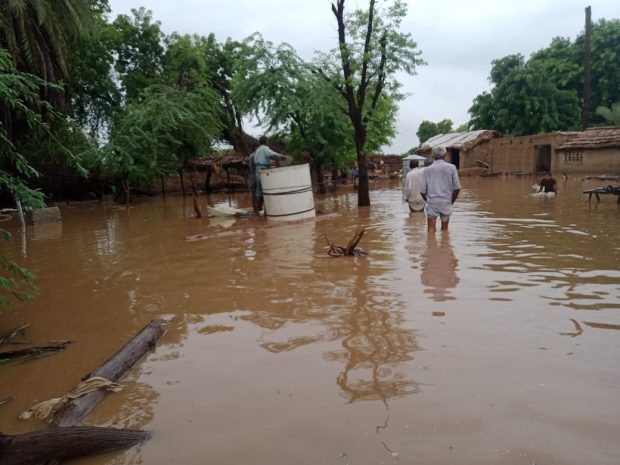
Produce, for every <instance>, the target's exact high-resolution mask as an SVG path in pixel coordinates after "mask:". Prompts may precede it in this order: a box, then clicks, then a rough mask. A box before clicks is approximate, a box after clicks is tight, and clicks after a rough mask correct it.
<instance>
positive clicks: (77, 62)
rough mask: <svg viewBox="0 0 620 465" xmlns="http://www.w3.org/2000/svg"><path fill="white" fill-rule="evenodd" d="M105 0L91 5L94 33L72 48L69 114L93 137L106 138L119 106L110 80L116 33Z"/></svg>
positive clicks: (113, 82)
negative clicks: (108, 15) (110, 21)
mask: <svg viewBox="0 0 620 465" xmlns="http://www.w3.org/2000/svg"><path fill="white" fill-rule="evenodd" d="M109 11H110V8H109V7H108V5H107V0H105V1H101V2H95V4H94V5H93V6H92V11H91V14H92V22H93V23H94V25H95V27H94V32H93V34H92V35H91V36H88V37H85V38H83V39H82V40H80V41H78V42H77V43H75V44H74V45H73V47H72V48H71V57H70V63H69V65H70V78H69V81H68V89H67V92H68V94H69V97H70V99H69V100H70V106H69V108H68V113H69V115H70V116H71V117H72V118H73V119H75V120H76V121H77V122H78V124H79V125H80V126H81V127H82V128H84V130H85V131H87V132H88V133H90V134H91V135H92V136H93V137H101V138H105V137H106V136H107V133H108V130H109V128H110V124H111V121H112V120H113V118H114V116H115V115H116V113H117V112H118V111H119V110H120V107H121V89H120V88H119V86H118V85H117V82H116V80H115V79H114V78H113V73H112V69H113V66H114V56H115V55H116V53H115V48H114V47H115V44H116V41H117V38H116V32H115V30H114V29H113V28H112V26H111V25H110V24H109V23H108V21H107V17H106V15H107V14H108V13H109Z"/></svg>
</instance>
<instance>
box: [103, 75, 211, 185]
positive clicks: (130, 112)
mask: <svg viewBox="0 0 620 465" xmlns="http://www.w3.org/2000/svg"><path fill="white" fill-rule="evenodd" d="M220 131H221V126H220V121H219V119H218V115H217V96H216V94H215V93H214V92H213V91H212V90H211V89H209V88H207V87H204V86H199V87H197V88H196V89H194V90H193V91H192V92H186V91H183V90H182V89H178V88H174V87H170V86H165V85H153V86H150V87H148V88H147V89H145V90H144V91H143V92H142V93H141V94H140V96H139V98H138V99H136V100H135V101H134V102H132V103H130V104H128V105H127V108H126V109H125V111H124V112H123V114H122V115H121V116H120V117H119V119H118V121H117V122H116V123H115V125H114V128H113V131H112V133H111V139H110V142H109V143H108V144H107V145H106V147H105V148H104V160H103V166H104V169H105V171H106V172H107V173H108V174H109V175H111V176H113V177H116V178H117V179H120V181H121V186H122V188H123V190H124V194H125V195H126V196H128V195H129V187H130V185H132V184H133V185H140V186H144V185H146V184H149V183H151V182H153V181H154V180H155V179H157V178H158V177H160V176H162V175H164V174H170V173H174V172H176V171H177V170H179V169H182V168H184V167H185V166H186V165H187V162H188V161H189V160H190V159H192V158H195V157H196V156H197V155H199V154H201V153H203V152H204V151H206V150H207V149H208V148H210V147H211V145H212V144H213V143H214V141H215V140H216V139H217V138H218V136H219V133H220Z"/></svg>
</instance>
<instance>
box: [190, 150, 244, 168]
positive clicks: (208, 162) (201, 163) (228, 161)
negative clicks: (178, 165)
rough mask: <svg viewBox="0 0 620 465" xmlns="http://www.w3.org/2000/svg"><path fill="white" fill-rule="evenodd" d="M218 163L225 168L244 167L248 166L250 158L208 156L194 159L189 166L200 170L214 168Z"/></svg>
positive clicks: (233, 155) (234, 155) (239, 155)
mask: <svg viewBox="0 0 620 465" xmlns="http://www.w3.org/2000/svg"><path fill="white" fill-rule="evenodd" d="M216 163H221V166H222V167H224V168H227V167H233V166H243V165H247V164H248V157H246V156H244V155H241V154H237V153H231V154H229V155H224V156H221V155H206V156H204V157H200V158H194V159H193V160H191V161H190V162H189V166H192V167H194V168H196V169H198V170H200V169H205V168H207V167H208V166H213V165H214V164H216Z"/></svg>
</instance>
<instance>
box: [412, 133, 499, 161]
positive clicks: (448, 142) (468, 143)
mask: <svg viewBox="0 0 620 465" xmlns="http://www.w3.org/2000/svg"><path fill="white" fill-rule="evenodd" d="M497 137H502V135H501V133H499V132H497V131H493V130H490V129H481V130H478V131H468V132H451V133H449V134H438V135H436V136H434V137H431V138H430V139H429V140H427V141H426V142H424V143H423V144H422V145H421V146H420V148H418V150H416V153H417V154H419V155H425V154H430V152H431V150H432V149H433V147H445V148H446V149H448V150H449V149H458V150H461V151H463V152H466V151H468V150H470V149H472V148H474V147H475V146H477V145H478V144H481V143H483V142H486V141H488V140H491V139H495V138H497Z"/></svg>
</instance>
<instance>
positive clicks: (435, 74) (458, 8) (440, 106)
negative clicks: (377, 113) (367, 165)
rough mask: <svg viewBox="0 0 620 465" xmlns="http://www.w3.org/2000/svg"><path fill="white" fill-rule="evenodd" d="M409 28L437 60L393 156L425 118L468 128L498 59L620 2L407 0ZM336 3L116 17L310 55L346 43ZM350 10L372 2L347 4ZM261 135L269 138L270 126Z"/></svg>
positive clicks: (176, 6)
mask: <svg viewBox="0 0 620 465" xmlns="http://www.w3.org/2000/svg"><path fill="white" fill-rule="evenodd" d="M407 3H408V5H409V11H408V15H407V18H406V20H405V21H404V23H403V27H402V30H403V31H406V32H410V33H411V34H412V35H413V38H414V39H415V40H416V41H417V43H418V48H419V49H420V50H421V51H422V58H423V59H424V60H425V61H426V62H427V63H428V65H427V66H422V67H420V68H419V69H418V74H417V75H416V76H413V77H409V76H403V77H401V78H400V81H401V82H402V83H403V84H404V89H403V90H404V91H405V92H407V93H409V94H410V96H409V97H408V98H407V99H406V100H405V101H403V102H401V104H400V112H399V115H398V123H397V128H398V134H397V135H396V137H395V138H394V140H393V141H392V144H391V145H390V146H388V147H385V152H386V153H403V152H405V151H407V150H409V149H410V148H411V147H414V146H416V145H417V143H418V140H417V137H416V135H415V133H416V131H417V129H418V126H419V125H420V122H422V121H423V120H430V121H435V122H437V121H440V120H442V119H444V118H450V119H451V120H452V121H454V123H455V125H456V126H458V125H460V124H462V123H465V122H467V120H468V119H469V116H468V114H467V110H468V109H469V107H470V106H471V103H472V100H473V99H474V98H475V97H476V96H477V95H478V94H480V93H481V92H483V91H485V90H487V89H488V87H489V86H488V80H487V77H488V75H489V71H490V68H491V60H493V59H496V58H501V57H503V56H506V55H509V54H512V53H522V54H523V55H525V56H526V57H528V56H529V55H530V54H531V53H532V52H534V51H536V50H539V49H541V48H544V47H546V46H547V45H549V43H550V42H551V39H552V38H553V37H556V36H562V37H569V38H571V39H573V40H574V38H575V37H576V36H577V35H578V34H579V33H580V32H581V31H582V30H583V29H584V22H585V13H584V9H585V7H586V6H588V5H590V6H592V20H593V21H597V20H598V19H600V18H605V19H613V18H619V17H620V0H592V1H590V2H587V1H586V2H585V3H584V2H581V1H578V0H518V1H517V0H503V1H502V0H493V1H488V0H484V1H473V0H471V1H464V0H407ZM330 4H331V1H330V0H305V1H303V0H301V1H292V0H227V1H226V0H175V1H171V0H110V5H111V7H112V14H113V16H116V15H117V14H129V12H130V10H131V9H132V8H139V7H141V6H144V7H145V8H147V9H149V10H151V11H152V12H153V16H154V18H155V19H156V20H158V21H160V22H161V27H162V30H163V31H164V33H166V34H169V33H171V32H174V31H177V32H179V33H182V34H193V33H197V34H201V35H207V34H209V33H211V32H213V33H214V34H215V36H216V37H217V39H218V41H223V40H225V39H226V38H227V37H230V38H232V39H237V40H241V39H244V38H246V37H247V36H249V35H250V34H252V33H254V32H257V31H258V32H260V33H261V34H263V36H264V37H265V39H267V40H270V41H271V42H274V43H280V42H287V43H289V44H290V45H292V46H293V47H294V48H295V49H296V50H297V53H298V54H299V55H300V56H302V57H303V58H305V59H310V58H311V57H312V54H313V51H314V50H322V51H327V50H330V49H332V48H333V47H334V46H335V45H337V30H336V22H335V18H334V16H333V14H332V12H331V9H330ZM345 5H346V6H347V7H348V8H352V7H360V8H362V7H366V6H367V5H368V1H367V0H347V2H345ZM249 132H256V134H254V135H259V132H260V130H259V129H256V130H254V131H252V130H249Z"/></svg>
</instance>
